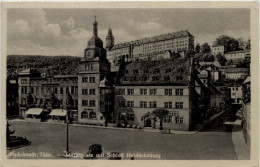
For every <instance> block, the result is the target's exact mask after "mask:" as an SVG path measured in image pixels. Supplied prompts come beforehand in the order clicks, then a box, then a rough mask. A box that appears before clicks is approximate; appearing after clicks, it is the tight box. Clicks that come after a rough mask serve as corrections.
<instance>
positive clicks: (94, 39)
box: [88, 15, 103, 48]
mask: <svg viewBox="0 0 260 167" xmlns="http://www.w3.org/2000/svg"><path fill="white" fill-rule="evenodd" d="M93 46H94V47H99V48H103V42H102V40H101V39H100V38H99V37H98V22H97V18H96V15H95V21H94V23H93V36H92V38H91V39H90V40H89V41H88V47H93Z"/></svg>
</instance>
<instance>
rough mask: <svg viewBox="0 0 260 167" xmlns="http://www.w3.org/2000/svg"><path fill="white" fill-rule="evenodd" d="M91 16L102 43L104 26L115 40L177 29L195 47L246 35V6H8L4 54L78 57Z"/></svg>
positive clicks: (129, 39) (90, 30)
mask: <svg viewBox="0 0 260 167" xmlns="http://www.w3.org/2000/svg"><path fill="white" fill-rule="evenodd" d="M95 15H96V17H97V21H98V36H99V37H100V38H101V39H102V40H103V43H104V47H105V43H106V42H105V38H106V35H107V32H108V28H110V27H111V29H112V31H113V35H114V37H115V44H117V43H121V42H127V41H132V40H137V39H141V38H145V37H152V36H155V35H160V34H165V33H170V32H175V31H180V30H188V31H189V32H190V33H191V34H192V35H193V36H194V37H195V42H194V43H195V45H196V44H197V43H200V44H203V43H204V42H207V43H209V44H210V45H211V44H212V43H213V41H214V40H215V39H216V38H217V37H218V36H220V35H228V36H231V37H234V38H243V39H244V40H246V41H247V40H248V39H249V38H250V10H249V9H227V8H226V9H8V11H7V54H9V55H10V54H18V55H50V56H51V55H54V56H55V55H70V56H79V57H83V53H84V52H83V50H84V49H85V48H86V47H87V42H88V40H89V39H90V38H91V36H92V34H93V32H92V29H93V22H94V16H95Z"/></svg>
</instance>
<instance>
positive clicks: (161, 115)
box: [153, 108, 169, 130]
mask: <svg viewBox="0 0 260 167" xmlns="http://www.w3.org/2000/svg"><path fill="white" fill-rule="evenodd" d="M168 113H169V111H168V110H166V109H164V108H163V109H156V110H154V111H153V114H154V115H155V116H156V117H158V118H159V119H160V130H162V129H163V118H164V117H165V116H166V115H168Z"/></svg>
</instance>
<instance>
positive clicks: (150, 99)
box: [114, 59, 201, 130]
mask: <svg viewBox="0 0 260 167" xmlns="http://www.w3.org/2000/svg"><path fill="white" fill-rule="evenodd" d="M198 87H199V85H198ZM195 92H196V90H195V79H194V75H193V68H192V60H187V59H176V60H174V61H167V60H164V61H163V60H161V61H150V62H149V61H138V62H132V63H129V64H127V65H125V66H122V67H121V69H120V70H119V74H118V78H117V81H116V85H115V113H114V115H115V119H116V122H118V123H127V124H130V125H140V126H142V127H152V128H158V126H159V120H158V119H156V118H155V117H154V115H153V114H152V113H153V111H154V110H156V109H160V108H165V109H167V110H168V111H169V113H168V115H167V116H165V118H164V120H163V127H164V129H175V130H177V129H178V130H190V129H192V125H193V123H194V122H195V120H194V115H195V114H196V112H195V108H196V107H197V104H198V103H199V101H200V100H198V99H197V101H196V102H194V100H195V95H197V94H200V93H201V92H199V93H195ZM199 96H200V95H199ZM122 117H123V118H122Z"/></svg>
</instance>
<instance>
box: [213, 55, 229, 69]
mask: <svg viewBox="0 0 260 167" xmlns="http://www.w3.org/2000/svg"><path fill="white" fill-rule="evenodd" d="M216 58H217V60H218V62H219V64H220V65H222V66H224V65H225V64H226V62H227V59H226V58H225V57H224V56H222V55H221V54H217V56H216Z"/></svg>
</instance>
